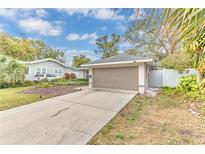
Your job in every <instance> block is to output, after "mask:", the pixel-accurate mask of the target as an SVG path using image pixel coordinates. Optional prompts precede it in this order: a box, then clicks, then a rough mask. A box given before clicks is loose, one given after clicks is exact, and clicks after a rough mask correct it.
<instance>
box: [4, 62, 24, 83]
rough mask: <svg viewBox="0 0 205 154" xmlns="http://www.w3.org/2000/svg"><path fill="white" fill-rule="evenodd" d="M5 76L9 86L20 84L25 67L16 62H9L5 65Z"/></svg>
mask: <svg viewBox="0 0 205 154" xmlns="http://www.w3.org/2000/svg"><path fill="white" fill-rule="evenodd" d="M6 72H7V75H8V78H9V80H10V81H9V83H10V84H13V85H15V84H17V83H21V82H22V81H23V80H24V73H25V66H24V65H23V64H20V63H18V62H17V61H16V60H11V61H9V63H8V65H7V71H6Z"/></svg>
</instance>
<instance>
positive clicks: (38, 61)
mask: <svg viewBox="0 0 205 154" xmlns="http://www.w3.org/2000/svg"><path fill="white" fill-rule="evenodd" d="M45 61H53V62H56V63H58V64H60V65H63V66H65V67H68V66H67V65H65V64H63V63H61V62H59V61H58V60H55V59H50V58H48V59H40V60H35V61H28V62H27V61H22V63H23V64H35V63H41V62H45ZM70 68H72V67H70Z"/></svg>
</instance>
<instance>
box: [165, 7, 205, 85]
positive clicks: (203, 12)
mask: <svg viewBox="0 0 205 154" xmlns="http://www.w3.org/2000/svg"><path fill="white" fill-rule="evenodd" d="M163 14H164V15H163V20H162V21H163V22H162V23H163V24H167V23H169V28H170V29H175V31H180V37H179V39H180V40H181V42H182V43H183V46H184V50H185V51H186V52H188V53H190V54H191V55H192V57H193V60H194V67H195V69H196V70H197V71H198V73H197V81H198V83H200V82H201V80H202V79H203V72H204V71H205V66H204V65H205V9H197V8H192V9H187V8H180V9H164V12H163Z"/></svg>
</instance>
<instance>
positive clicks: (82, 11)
mask: <svg viewBox="0 0 205 154" xmlns="http://www.w3.org/2000/svg"><path fill="white" fill-rule="evenodd" d="M58 10H59V11H64V12H66V13H67V14H68V15H70V16H72V15H74V14H82V15H84V16H88V14H89V12H90V9H58Z"/></svg>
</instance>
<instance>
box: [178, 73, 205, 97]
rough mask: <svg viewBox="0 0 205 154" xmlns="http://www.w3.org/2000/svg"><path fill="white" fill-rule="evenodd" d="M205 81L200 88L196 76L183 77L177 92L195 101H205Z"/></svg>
mask: <svg viewBox="0 0 205 154" xmlns="http://www.w3.org/2000/svg"><path fill="white" fill-rule="evenodd" d="M204 86H205V80H203V81H202V82H201V84H200V85H199V86H198V84H197V79H196V75H189V76H186V77H181V78H180V82H179V85H178V86H177V91H178V92H181V93H183V94H185V95H186V96H187V97H190V98H194V99H205V88H204Z"/></svg>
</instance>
